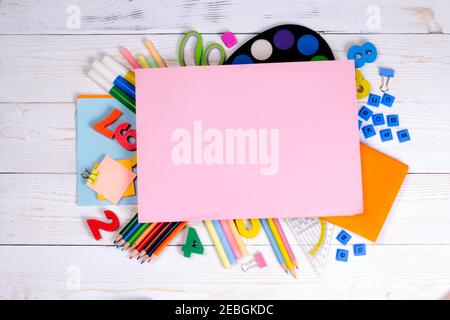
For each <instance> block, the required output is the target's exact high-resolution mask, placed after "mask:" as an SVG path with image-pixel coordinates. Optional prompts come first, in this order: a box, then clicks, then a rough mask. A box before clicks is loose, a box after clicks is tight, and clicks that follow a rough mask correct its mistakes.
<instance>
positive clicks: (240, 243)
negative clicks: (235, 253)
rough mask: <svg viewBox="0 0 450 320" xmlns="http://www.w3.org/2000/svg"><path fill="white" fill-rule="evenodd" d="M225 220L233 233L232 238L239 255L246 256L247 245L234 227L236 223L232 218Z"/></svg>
mask: <svg viewBox="0 0 450 320" xmlns="http://www.w3.org/2000/svg"><path fill="white" fill-rule="evenodd" d="M227 222H228V225H229V226H230V230H231V233H232V234H233V236H234V239H235V240H236V243H237V245H238V247H239V250H240V251H241V255H242V256H243V257H246V256H248V251H247V247H246V246H245V244H244V242H243V241H242V237H241V235H240V234H239V231H238V230H237V228H236V224H235V223H234V220H227Z"/></svg>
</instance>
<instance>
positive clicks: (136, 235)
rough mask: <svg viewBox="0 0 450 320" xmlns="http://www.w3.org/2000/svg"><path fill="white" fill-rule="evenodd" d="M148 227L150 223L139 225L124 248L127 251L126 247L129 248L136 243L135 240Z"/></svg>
mask: <svg viewBox="0 0 450 320" xmlns="http://www.w3.org/2000/svg"><path fill="white" fill-rule="evenodd" d="M149 225H150V223H143V224H141V226H140V227H139V228H138V229H137V230H136V232H135V233H133V235H132V236H131V237H130V239H128V241H127V243H125V244H124V248H125V249H128V247H129V246H131V245H132V244H133V243H134V242H135V241H136V239H137V238H138V237H139V236H140V235H141V234H142V232H144V231H145V229H147V227H148V226H149Z"/></svg>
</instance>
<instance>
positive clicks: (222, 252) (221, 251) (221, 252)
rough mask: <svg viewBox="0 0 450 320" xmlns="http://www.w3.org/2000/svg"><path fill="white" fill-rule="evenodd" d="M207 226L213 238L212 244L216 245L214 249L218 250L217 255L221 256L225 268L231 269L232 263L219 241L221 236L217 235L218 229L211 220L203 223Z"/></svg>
mask: <svg viewBox="0 0 450 320" xmlns="http://www.w3.org/2000/svg"><path fill="white" fill-rule="evenodd" d="M203 223H204V224H205V227H206V230H208V233H209V236H210V237H211V240H212V242H213V243H214V248H216V252H217V255H218V256H219V259H220V261H221V262H222V265H223V267H224V268H229V267H231V264H230V262H229V261H228V258H227V255H226V254H225V250H224V248H223V246H222V243H221V242H220V240H219V236H218V235H217V232H216V229H214V226H213V224H212V222H211V220H205V221H203Z"/></svg>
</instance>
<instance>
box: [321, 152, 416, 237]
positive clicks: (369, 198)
mask: <svg viewBox="0 0 450 320" xmlns="http://www.w3.org/2000/svg"><path fill="white" fill-rule="evenodd" d="M361 170H362V179H363V202H364V213H363V214H359V215H356V216H343V217H326V218H323V219H324V220H326V221H329V222H331V223H334V224H336V225H338V226H340V227H342V228H345V229H347V230H349V231H352V232H354V233H356V234H358V235H360V236H362V237H364V238H366V239H368V240H370V241H373V242H375V241H376V240H377V238H378V235H379V234H380V231H381V228H382V227H383V224H384V221H385V220H386V218H387V216H388V214H389V211H390V210H391V207H392V204H393V203H394V201H395V198H396V197H397V194H398V192H399V190H400V187H401V185H402V183H403V180H404V179H405V177H406V174H407V172H408V166H407V165H406V164H404V163H402V162H400V161H398V160H395V159H394V158H391V157H389V156H387V155H385V154H384V153H381V152H379V151H377V150H375V149H373V148H371V147H368V146H366V145H364V144H361Z"/></svg>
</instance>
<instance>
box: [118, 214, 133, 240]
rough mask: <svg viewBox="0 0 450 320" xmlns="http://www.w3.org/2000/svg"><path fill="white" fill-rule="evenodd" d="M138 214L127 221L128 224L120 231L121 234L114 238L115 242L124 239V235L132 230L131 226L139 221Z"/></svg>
mask: <svg viewBox="0 0 450 320" xmlns="http://www.w3.org/2000/svg"><path fill="white" fill-rule="evenodd" d="M137 219H138V214H137V212H136V214H135V215H134V217H133V218H132V219H131V220H130V221H129V222H128V223H127V225H126V226H125V227H124V228H123V229H122V230H121V231H120V232H119V234H118V235H117V237H116V240H114V243H116V242H117V241H120V239H122V236H123V235H124V234H125V233H127V232H128V230H130V228H131V227H132V226H133V225H134V224H135V223H136V222H137Z"/></svg>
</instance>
